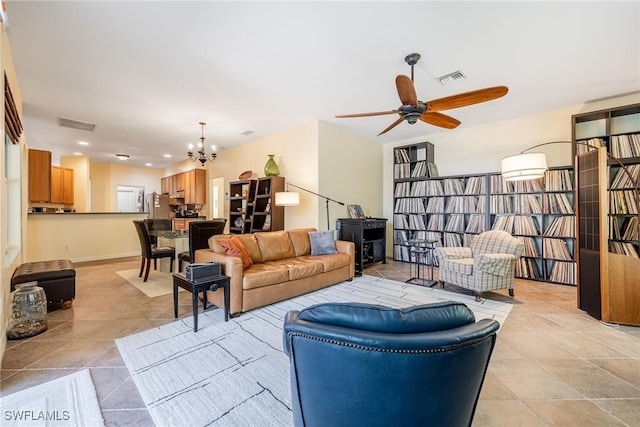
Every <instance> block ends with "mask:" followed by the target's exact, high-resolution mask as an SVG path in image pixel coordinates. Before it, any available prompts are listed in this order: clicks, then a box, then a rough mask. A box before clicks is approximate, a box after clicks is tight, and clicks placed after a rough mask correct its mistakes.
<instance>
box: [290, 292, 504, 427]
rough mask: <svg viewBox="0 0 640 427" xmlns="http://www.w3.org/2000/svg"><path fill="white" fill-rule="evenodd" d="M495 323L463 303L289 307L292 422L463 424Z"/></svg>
mask: <svg viewBox="0 0 640 427" xmlns="http://www.w3.org/2000/svg"><path fill="white" fill-rule="evenodd" d="M498 328H499V324H498V322H497V321H495V320H489V319H482V320H480V321H478V322H476V321H475V317H474V315H473V312H472V311H471V310H470V309H469V308H468V307H467V306H466V305H464V304H462V303H456V302H444V303H435V304H426V305H421V306H415V307H409V308H404V309H394V308H389V307H383V306H379V305H370V304H357V303H327V304H318V305H315V306H312V307H309V308H306V309H304V310H302V311H290V312H289V313H287V315H286V317H285V321H284V331H283V334H284V337H283V338H284V351H285V353H286V354H287V355H288V356H289V360H290V367H291V373H290V375H291V402H292V410H293V418H294V424H295V425H296V426H306V427H311V426H322V427H329V426H345V427H356V426H366V427H372V426H385V427H388V426H403V427H407V426H469V425H471V421H472V420H473V415H474V413H475V408H476V403H477V401H478V396H479V394H480V389H481V387H482V383H483V381H484V377H485V373H486V370H487V366H488V364H489V358H490V357H491V353H492V351H493V347H494V345H495V340H496V331H497V330H498Z"/></svg>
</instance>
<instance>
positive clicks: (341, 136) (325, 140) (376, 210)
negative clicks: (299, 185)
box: [319, 122, 383, 228]
mask: <svg viewBox="0 0 640 427" xmlns="http://www.w3.org/2000/svg"><path fill="white" fill-rule="evenodd" d="M319 139H320V144H319V145H320V153H319V181H320V188H319V193H320V194H323V195H326V196H328V197H331V198H332V199H335V200H338V201H341V202H343V203H344V204H345V206H340V205H336V204H335V203H330V204H329V211H330V214H329V217H330V226H331V228H334V227H335V220H336V219H338V218H349V211H348V210H347V206H346V205H348V204H357V205H360V206H361V207H362V209H363V211H364V213H365V215H367V216H371V217H380V216H381V215H382V206H383V203H382V202H383V200H382V193H381V189H382V172H383V168H382V144H380V143H379V142H377V141H374V140H372V139H368V138H363V137H360V136H357V135H353V134H352V133H350V132H347V131H345V130H344V129H342V128H339V127H337V126H334V125H332V124H329V123H327V122H320V137H319ZM321 212H322V213H321V215H320V216H321V224H322V227H321V228H325V227H326V226H325V224H326V207H325V206H324V202H322V206H321Z"/></svg>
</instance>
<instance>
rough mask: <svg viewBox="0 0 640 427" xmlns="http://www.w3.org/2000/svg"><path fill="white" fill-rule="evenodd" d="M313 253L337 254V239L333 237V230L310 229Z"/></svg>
mask: <svg viewBox="0 0 640 427" xmlns="http://www.w3.org/2000/svg"><path fill="white" fill-rule="evenodd" d="M309 241H310V242H311V255H328V254H336V253H338V250H337V249H336V241H335V240H334V238H333V230H328V231H310V232H309Z"/></svg>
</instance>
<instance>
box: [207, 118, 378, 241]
mask: <svg viewBox="0 0 640 427" xmlns="http://www.w3.org/2000/svg"><path fill="white" fill-rule="evenodd" d="M268 154H274V159H275V160H276V163H277V164H278V168H279V170H280V176H283V177H284V178H285V182H290V183H291V184H294V185H297V186H299V187H302V188H305V189H307V190H309V191H313V192H315V193H318V194H322V195H324V196H327V197H330V198H332V199H334V200H338V201H341V202H344V203H345V204H347V203H360V204H362V205H363V207H366V208H367V209H369V210H370V214H371V215H380V214H381V213H382V198H381V193H380V185H381V182H382V168H381V167H380V165H381V159H382V146H381V145H380V144H378V143H376V142H375V141H372V140H369V139H366V138H362V137H358V136H356V135H353V134H351V133H349V132H346V131H344V130H342V129H340V128H338V127H335V126H333V125H331V124H328V123H326V122H322V121H317V120H314V121H311V122H308V123H305V124H303V125H300V126H297V127H294V128H291V129H287V130H285V131H282V132H278V133H276V134H273V135H269V136H267V137H264V138H260V139H258V140H255V141H253V142H250V143H247V144H244V145H241V146H239V147H235V148H232V149H229V150H224V151H222V152H221V153H219V154H218V159H217V160H216V161H215V162H214V163H211V164H209V166H208V167H209V176H210V177H212V178H217V177H221V178H223V179H224V180H225V185H227V187H228V185H229V182H232V181H237V180H238V176H239V175H240V174H241V173H242V172H244V171H246V170H251V171H253V172H254V177H262V176H264V165H265V163H266V161H267V159H268V156H267V155H268ZM358 172H360V173H358ZM290 190H291V191H297V192H298V193H299V194H300V205H298V206H288V207H286V208H285V229H291V228H301V227H315V228H318V229H326V223H327V219H326V205H325V199H322V198H319V197H318V196H315V195H313V194H311V193H307V192H305V191H302V190H298V189H296V188H293V187H291V188H290ZM227 205H228V188H227V189H225V203H224V211H223V212H224V216H225V217H228V206H227ZM329 211H330V215H329V217H330V227H331V228H334V227H335V220H336V219H337V218H344V217H345V216H347V209H346V206H340V205H338V204H336V203H333V202H330V204H329ZM367 213H369V212H367Z"/></svg>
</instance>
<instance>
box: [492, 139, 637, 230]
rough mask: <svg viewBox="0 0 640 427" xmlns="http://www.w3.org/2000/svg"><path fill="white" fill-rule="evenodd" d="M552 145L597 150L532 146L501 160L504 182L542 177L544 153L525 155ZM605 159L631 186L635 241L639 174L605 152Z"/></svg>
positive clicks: (545, 167)
mask: <svg viewBox="0 0 640 427" xmlns="http://www.w3.org/2000/svg"><path fill="white" fill-rule="evenodd" d="M552 144H572V145H575V146H577V145H584V146H586V147H589V149H593V148H597V147H594V146H593V145H590V144H587V143H585V142H581V141H551V142H544V143H542V144H538V145H534V146H533V147H529V148H527V149H524V150H522V151H521V152H520V154H516V155H515V156H509V157H505V158H503V159H502V161H501V162H500V169H501V173H502V176H503V177H504V180H505V181H524V180H529V179H539V178H542V177H543V176H544V173H545V172H546V170H547V169H548V168H547V157H546V155H545V154H544V153H527V151H529V150H533V149H535V148H538V147H542V146H545V145H552ZM605 152H606V153H607V157H608V158H609V159H611V160H612V161H614V162H615V163H617V164H618V166H620V168H621V169H622V170H623V171H624V173H625V174H626V176H627V178H628V179H629V183H630V185H631V189H632V190H633V194H634V198H635V204H636V206H635V209H636V215H638V222H637V223H636V225H635V230H634V235H635V236H636V239H637V238H638V237H639V236H638V228H639V224H640V191H639V189H638V187H639V184H638V181H640V174H639V176H638V177H634V176H633V174H632V173H631V171H630V170H629V168H628V167H627V166H625V164H624V163H622V161H621V160H620V159H619V158H617V157H614V156H613V155H611V153H609V152H608V151H607V150H605Z"/></svg>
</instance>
